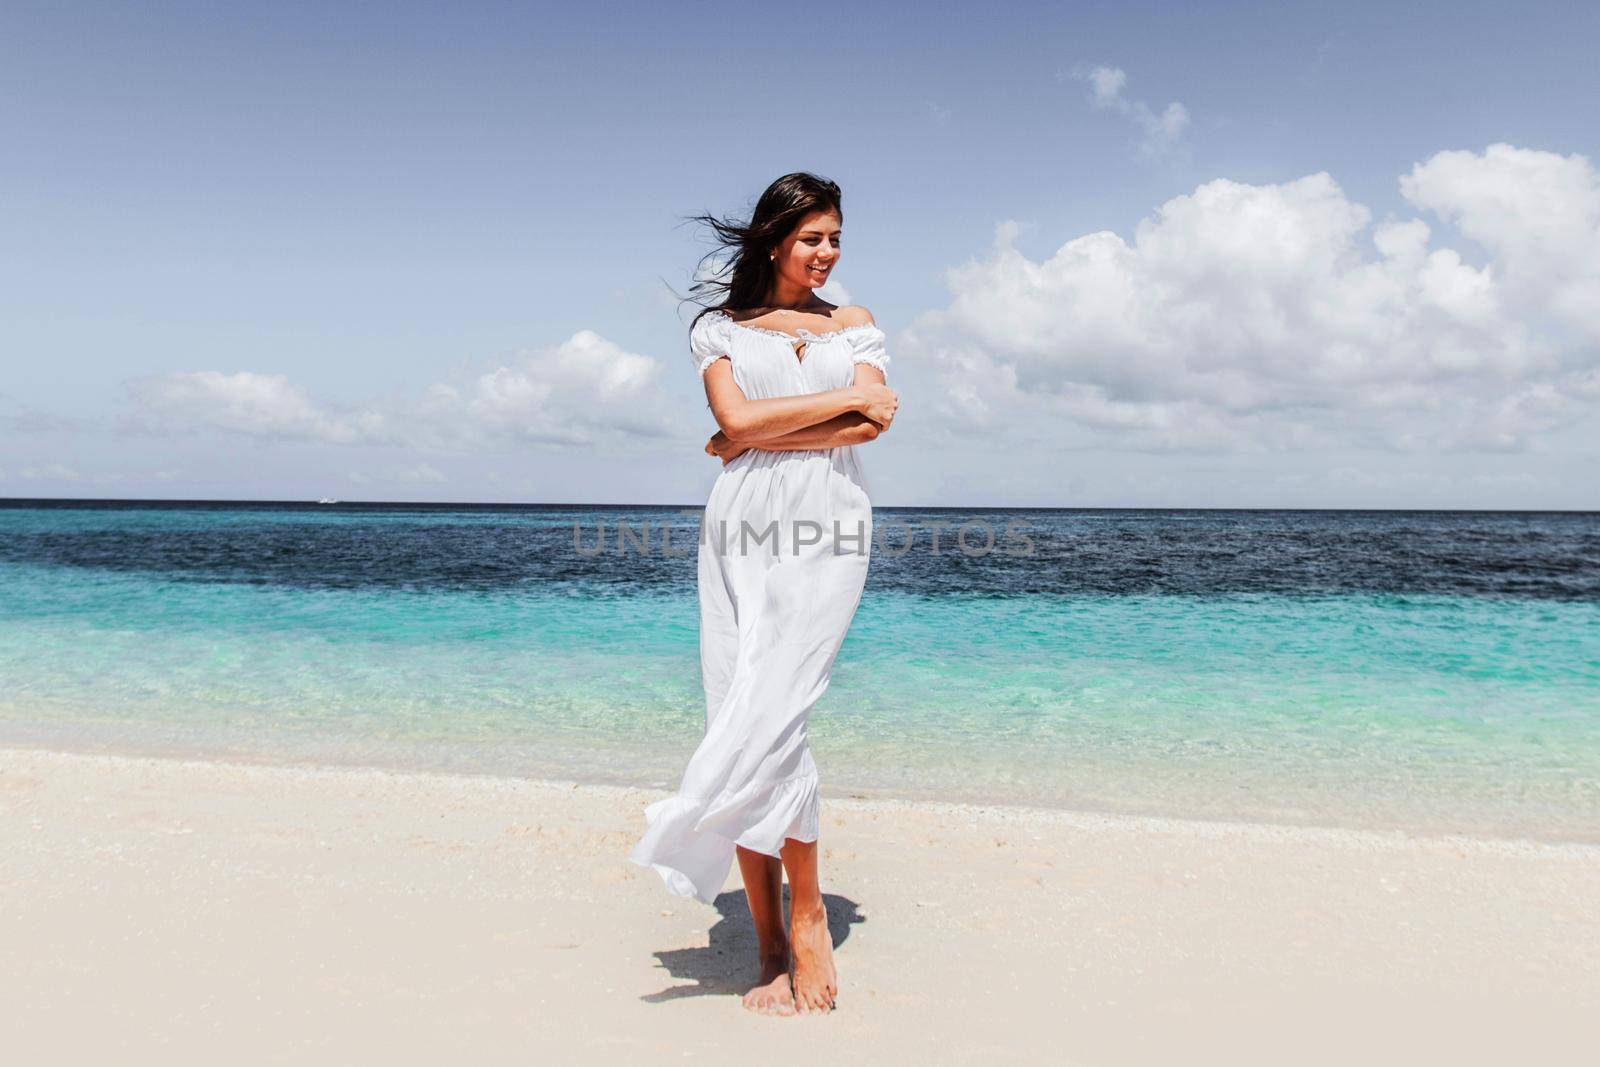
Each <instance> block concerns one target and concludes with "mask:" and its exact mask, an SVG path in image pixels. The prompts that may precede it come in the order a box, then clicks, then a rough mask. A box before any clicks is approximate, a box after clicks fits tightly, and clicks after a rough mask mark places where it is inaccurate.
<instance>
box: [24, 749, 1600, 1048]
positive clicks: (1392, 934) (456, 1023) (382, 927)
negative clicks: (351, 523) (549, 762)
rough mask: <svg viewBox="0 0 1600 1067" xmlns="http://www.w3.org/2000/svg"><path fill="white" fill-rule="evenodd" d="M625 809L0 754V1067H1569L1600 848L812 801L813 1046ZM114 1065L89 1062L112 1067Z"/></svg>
mask: <svg viewBox="0 0 1600 1067" xmlns="http://www.w3.org/2000/svg"><path fill="white" fill-rule="evenodd" d="M659 795H661V794H657V793H655V792H652V791H647V790H632V789H625V788H616V787H602V786H590V785H575V784H573V783H570V782H569V783H563V782H546V781H526V780H515V779H496V778H488V777H465V776H449V775H440V774H411V773H394V772H390V771H379V770H364V769H347V768H300V767H281V766H267V765H259V764H247V763H224V762H211V761H204V760H179V759H156V758H143V757H125V756H115V755H104V754H71V753H63V752H55V751H47V750H43V749H25V748H9V749H0V816H3V817H0V835H3V840H0V856H3V857H4V859H3V865H0V889H3V892H0V901H3V903H0V909H3V910H0V931H3V934H0V937H3V941H0V944H3V948H4V951H3V955H0V1004H3V1005H4V1007H3V1009H0V1047H3V1048H4V1049H6V1050H7V1059H8V1061H9V1062H12V1063H19V1064H22V1063H27V1064H32V1063H47V1062H49V1063H88V1062H96V1061H97V1060H98V1059H99V1058H101V1057H104V1058H106V1062H119V1063H126V1062H135V1063H144V1062H161V1063H168V1064H170V1063H218V1062H226V1063H289V1062H294V1063H392V1062H402V1063H411V1062H416V1063H421V1062H445V1061H448V1062H458V1063H645V1062H680V1061H681V1062H693V1063H701V1064H704V1063H732V1062H736V1061H745V1058H746V1057H749V1058H750V1059H749V1060H748V1061H747V1062H765V1063H781V1064H786V1063H844V1064H856V1063H868V1064H870V1063H906V1062H924V1063H1086V1064H1094V1063H1104V1064H1124V1063H1174V1062H1184V1063H1231V1064H1238V1063H1284V1062H1294V1063H1351V1062H1361V1063H1401V1062H1418V1063H1421V1062H1439V1063H1451V1062H1453V1063H1507V1062H1518V1063H1541V1064H1550V1063H1579V1062H1585V1063H1587V1062H1592V1060H1591V1059H1590V1057H1591V1056H1592V1055H1593V1051H1594V1047H1595V1046H1594V1041H1595V1039H1596V1038H1597V1037H1600V849H1597V848H1595V847H1591V846H1581V845H1554V844H1538V843H1533V842H1510V841H1486V840H1475V839H1466V838H1445V837H1435V838H1421V837H1414V836H1411V835H1408V834H1406V833H1402V832H1393V833H1375V832H1353V831H1336V830H1311V829H1299V828H1297V829H1289V828H1281V827H1270V826H1251V825H1231V824H1230V825H1225V824H1217V823H1202V822H1182V821H1169V820H1159V819H1149V818H1133V817H1109V816H1100V815H1087V814H1077V813H1071V812H1057V811H1043V810H1031V809H1020V808H1004V807H971V806H957V805H939V804H927V803H911V802H888V801H876V800H874V801H865V800H850V799H842V798H835V797H831V796H826V793H825V799H824V803H823V826H822V835H823V838H822V843H823V852H822V878H823V884H824V889H825V891H826V894H827V901H828V905H829V911H830V918H831V923H832V927H833V935H834V941H835V944H836V948H835V953H836V961H837V966H838V972H839V984H840V994H839V998H838V1004H839V1006H838V1009H837V1010H836V1011H835V1012H833V1013H832V1014H830V1015H828V1016H798V1017H792V1018H770V1017H761V1016H756V1015H753V1014H750V1013H748V1012H746V1011H745V1010H744V1009H743V1008H742V1007H741V1005H740V1002H739V997H738V994H739V993H741V992H743V990H744V989H745V988H746V987H747V985H748V983H749V982H750V980H751V979H752V978H753V977H754V975H755V960H754V951H753V935H752V933H751V931H750V928H749V917H748V914H747V913H746V911H745V905H744V899H743V892H742V890H741V889H740V886H739V882H738V873H737V869H735V871H734V872H733V873H732V875H731V876H730V880H729V882H728V885H727V887H726V892H725V893H724V895H723V896H722V897H721V898H720V899H719V900H718V901H717V904H716V905H715V906H705V905H701V904H697V903H695V902H693V901H689V900H684V899H680V898H675V897H670V896H669V895H667V894H666V892H665V890H664V889H663V887H662V885H661V882H660V879H659V878H658V876H657V875H656V874H655V873H654V872H652V871H649V870H645V869H642V868H637V867H634V866H632V865H631V864H629V863H628V862H627V858H626V857H627V852H628V849H629V847H630V846H631V844H632V842H633V841H634V839H635V837H636V835H637V833H638V831H639V829H640V827H641V825H642V822H641V815H640V812H641V809H642V807H643V805H644V804H646V803H648V802H649V801H651V800H653V799H656V798H657V797H658V796H659ZM112 1057H115V1059H114V1060H112V1059H111V1058H112Z"/></svg>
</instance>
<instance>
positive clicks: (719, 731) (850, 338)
mask: <svg viewBox="0 0 1600 1067" xmlns="http://www.w3.org/2000/svg"><path fill="white" fill-rule="evenodd" d="M801 341H805V342H806V345H805V347H804V348H803V349H802V350H801V351H800V354H799V355H797V353H796V348H795V346H796V345H798V344H799V342H801ZM689 350H690V355H691V357H692V359H693V361H694V365H695V368H696V369H697V370H698V371H699V373H700V374H701V375H702V376H704V374H705V372H706V369H707V368H708V367H710V366H711V364H712V363H714V362H716V361H717V360H718V359H719V358H722V357H723V356H726V357H727V358H728V359H729V361H730V362H731V363H732V364H733V379H734V381H735V382H736V383H737V384H738V386H739V388H740V389H741V390H742V391H743V393H744V395H745V396H746V397H747V398H749V399H751V400H759V399H764V398H767V397H776V396H792V395H796V394H805V393H817V392H823V391H825V390H828V389H837V388H843V387H845V386H848V385H850V384H851V382H852V381H853V380H854V377H855V364H857V363H870V364H871V365H873V366H875V367H877V368H879V369H880V370H883V371H884V372H885V374H887V371H888V365H889V357H888V354H887V353H886V352H885V350H884V334H883V331H882V330H880V329H879V328H878V327H877V326H875V325H872V324H870V323H868V324H865V325H861V326H851V327H846V328H845V329H842V330H832V331H827V332H823V333H813V332H811V331H809V330H798V331H796V332H795V334H793V335H791V334H787V333H784V332H781V331H778V330H769V329H764V328H761V327H753V326H744V325H741V324H739V323H736V322H734V321H733V320H732V319H731V318H729V317H728V316H727V315H726V314H724V313H722V312H720V311H712V312H709V313H707V314H705V315H702V316H701V317H700V319H699V320H698V321H697V322H696V323H695V326H694V329H693V330H691V331H690V336H689ZM802 357H803V358H802ZM856 452H857V450H856V447H855V446H854V445H840V446H837V447H834V448H822V449H810V450H806V451H793V452H764V451H762V450H760V449H759V448H751V449H749V450H748V451H746V452H744V453H743V454H742V455H740V456H739V457H738V458H736V459H735V460H733V462H731V463H728V464H727V465H725V466H724V467H723V468H722V471H721V473H719V474H718V475H717V479H716V482H715V483H714V484H713V485H712V487H711V495H710V498H709V500H708V501H707V502H706V507H705V512H704V517H703V522H702V525H701V537H700V547H699V594H700V674H701V681H702V683H703V684H704V687H705V698H706V732H705V736H704V737H703V738H702V739H701V741H700V745H699V747H698V748H696V749H695V752H694V755H693V756H692V757H690V759H689V763H688V766H687V767H686V768H685V770H684V773H683V782H682V785H681V786H680V788H679V790H678V793H677V795H676V796H672V797H668V798H667V799H665V800H661V801H658V802H656V803H654V804H651V805H650V806H649V807H647V808H646V809H645V813H644V814H645V823H646V829H645V832H644V836H643V837H642V838H641V839H640V840H639V842H638V844H636V845H635V846H634V848H633V851H632V853H631V854H630V855H629V857H628V858H629V859H630V860H632V861H633V862H634V863H637V864H640V865H641V866H647V867H653V868H655V870H656V871H658V872H659V873H660V874H661V877H662V879H663V880H664V881H665V882H666V886H667V889H668V890H669V891H670V892H672V893H674V894H677V895H678V896H685V897H694V898H696V899H698V900H701V901H704V902H706V903H711V902H712V901H714V900H715V899H716V896H717V893H718V892H720V891H721V889H722V884H723V882H724V881H725V880H726V879H727V876H728V871H729V869H730V868H731V867H732V865H733V860H734V846H735V845H736V844H738V845H743V846H744V847H745V848H748V849H752V850H754V851H756V852H763V853H766V854H767V855H769V856H776V855H778V854H779V849H780V848H781V847H782V846H783V843H784V840H785V839H786V838H791V837H792V838H796V839H797V840H800V841H815V840H816V839H817V831H818V815H819V802H818V796H817V768H816V764H815V763H813V762H812V759H811V749H810V746H809V744H808V743H807V740H806V727H807V722H808V720H809V718H810V715H811V709H812V707H813V705H815V704H816V702H817V699H818V698H819V697H821V696H822V694H823V692H824V690H826V689H827V688H828V680H829V673H830V671H831V670H832V668H833V661H834V658H835V657H836V656H837V655H838V652H839V646H840V644H841V643H842V642H843V641H844V635H845V631H846V630H847V629H849V626H850V620H851V618H852V617H853V616H854V615H855V611H856V607H857V605H858V604H859V603H860V602H861V591H862V588H863V586H864V585H865V583H866V577H867V564H868V560H869V558H870V555H871V549H872V502H871V500H870V498H869V495H868V491H867V482H866V477H865V474H864V472H863V471H862V467H861V460H860V458H859V457H858V456H857V454H856ZM773 523H775V524H776V531H777V534H776V536H773V535H771V534H769V533H768V529H769V525H771V524H773ZM836 531H837V532H836ZM763 535H765V536H763Z"/></svg>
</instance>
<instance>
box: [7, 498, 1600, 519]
mask: <svg viewBox="0 0 1600 1067" xmlns="http://www.w3.org/2000/svg"><path fill="white" fill-rule="evenodd" d="M39 505H45V506H57V507H64V506H75V507H91V506H92V507H99V506H108V505H109V506H141V507H251V506H272V507H303V508H307V509H313V510H315V509H326V508H336V507H345V508H367V509H375V508H414V509H415V508H423V509H433V510H461V509H478V510H495V511H505V510H536V509H547V510H579V509H594V510H619V511H620V510H633V511H637V510H640V509H645V508H649V509H656V510H669V509H670V510H698V509H701V508H704V507H705V504H704V502H703V501H702V502H700V503H667V504H638V503H618V502H614V501H613V502H589V501H517V502H502V501H489V500H483V501H466V500H462V501H440V500H343V499H339V500H331V499H330V500H327V501H323V500H313V499H309V498H303V497H297V498H293V499H289V498H280V499H273V498H239V499H232V498H227V497H12V496H0V508H22V507H34V506H39ZM873 511H875V512H877V511H886V512H887V511H962V512H1017V511H1026V512H1049V513H1061V512H1145V513H1148V512H1159V513H1166V514H1174V513H1206V514H1274V515H1296V514H1304V515H1326V514H1343V515H1363V514H1365V515H1600V507H1596V508H1379V507H1314V508H1313V507H1267V506H1260V507H1224V506H1207V507H1192V506H1191V507H1183V506H1176V505H1156V506H1147V505H1136V504H1127V505H1113V504H1102V505H1081V504H1080V505H1055V504H1014V505H1007V504H874V505H873Z"/></svg>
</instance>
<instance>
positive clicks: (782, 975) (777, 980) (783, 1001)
mask: <svg viewBox="0 0 1600 1067" xmlns="http://www.w3.org/2000/svg"><path fill="white" fill-rule="evenodd" d="M744 1006H745V1007H747V1008H749V1009H750V1010H751V1011H757V1012H760V1013H761V1014H762V1015H793V1014H794V991H793V990H792V989H791V988H790V985H789V954H788V953H787V952H785V953H783V954H782V955H778V956H763V957H762V958H761V977H760V978H757V979H756V984H755V988H753V989H751V990H750V992H748V993H746V994H745V995H744Z"/></svg>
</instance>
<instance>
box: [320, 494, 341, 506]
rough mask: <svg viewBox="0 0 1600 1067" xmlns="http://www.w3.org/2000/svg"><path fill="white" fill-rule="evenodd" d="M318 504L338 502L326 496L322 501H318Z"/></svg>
mask: <svg viewBox="0 0 1600 1067" xmlns="http://www.w3.org/2000/svg"><path fill="white" fill-rule="evenodd" d="M317 503H319V504H337V503H338V501H337V500H335V499H333V497H331V496H325V497H323V498H322V499H321V500H319V501H317Z"/></svg>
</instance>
